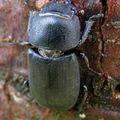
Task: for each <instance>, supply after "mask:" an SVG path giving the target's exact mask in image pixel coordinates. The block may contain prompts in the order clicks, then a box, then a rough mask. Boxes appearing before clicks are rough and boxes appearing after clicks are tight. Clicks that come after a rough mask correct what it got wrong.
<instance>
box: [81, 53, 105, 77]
mask: <svg viewBox="0 0 120 120" xmlns="http://www.w3.org/2000/svg"><path fill="white" fill-rule="evenodd" d="M80 55H81V56H82V58H83V59H84V61H85V63H86V66H87V68H88V70H90V71H91V72H93V73H95V74H96V75H99V76H102V75H103V74H102V73H99V72H96V71H95V70H93V69H92V68H91V67H90V64H89V60H88V58H87V56H86V55H85V53H80Z"/></svg>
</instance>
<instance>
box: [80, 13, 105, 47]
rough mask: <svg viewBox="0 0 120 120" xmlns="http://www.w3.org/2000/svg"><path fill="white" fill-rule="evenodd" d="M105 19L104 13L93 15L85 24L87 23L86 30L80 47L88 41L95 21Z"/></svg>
mask: <svg viewBox="0 0 120 120" xmlns="http://www.w3.org/2000/svg"><path fill="white" fill-rule="evenodd" d="M103 17H104V14H102V13H101V14H97V15H93V16H91V17H90V18H89V19H88V20H87V21H86V22H85V23H86V25H85V29H84V32H83V35H82V39H81V40H80V42H79V45H78V46H80V45H81V44H83V43H84V42H85V41H86V39H87V37H88V35H89V33H90V31H91V28H92V26H93V24H94V23H95V21H97V20H98V19H100V18H103Z"/></svg>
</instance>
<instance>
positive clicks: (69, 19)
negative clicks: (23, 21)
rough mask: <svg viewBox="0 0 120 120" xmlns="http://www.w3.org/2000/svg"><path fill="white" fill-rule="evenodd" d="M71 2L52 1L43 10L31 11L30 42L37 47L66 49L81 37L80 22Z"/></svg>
mask: <svg viewBox="0 0 120 120" xmlns="http://www.w3.org/2000/svg"><path fill="white" fill-rule="evenodd" d="M75 12H76V9H75V7H74V6H73V5H71V4H64V3H57V2H55V3H54V2H50V3H48V4H47V5H45V6H43V7H42V8H41V11H38V12H35V11H33V12H30V18H29V25H28V36H29V42H30V43H31V44H32V45H33V46H36V47H41V48H46V49H55V50H62V51H66V50H69V49H72V48H74V47H76V46H77V45H78V44H79V39H80V22H79V19H78V17H77V16H76V15H75Z"/></svg>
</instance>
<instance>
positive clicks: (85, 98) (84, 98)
mask: <svg viewBox="0 0 120 120" xmlns="http://www.w3.org/2000/svg"><path fill="white" fill-rule="evenodd" d="M83 88H84V97H83V99H82V102H81V104H80V106H78V107H79V110H78V112H79V117H81V116H82V115H83V114H84V113H83V111H82V108H83V106H84V104H85V102H86V100H87V97H88V88H87V86H86V85H83Z"/></svg>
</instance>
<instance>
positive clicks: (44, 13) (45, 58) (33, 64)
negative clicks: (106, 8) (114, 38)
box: [28, 1, 104, 110]
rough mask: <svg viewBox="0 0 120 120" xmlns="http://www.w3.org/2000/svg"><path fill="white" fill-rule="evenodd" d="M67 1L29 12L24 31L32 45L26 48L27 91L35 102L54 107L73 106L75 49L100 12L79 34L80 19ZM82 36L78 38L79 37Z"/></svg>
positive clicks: (76, 87)
mask: <svg viewBox="0 0 120 120" xmlns="http://www.w3.org/2000/svg"><path fill="white" fill-rule="evenodd" d="M76 13H77V10H76V8H75V7H74V6H73V5H72V4H71V2H70V1H65V3H61V2H57V1H53V2H49V3H47V4H46V5H44V6H42V8H41V10H40V11H32V12H30V18H29V25H28V35H29V42H30V44H31V45H32V46H33V47H34V48H30V49H29V50H28V60H29V61H28V68H29V86H30V93H31V95H32V97H33V98H35V100H36V101H37V103H38V104H40V105H43V106H46V107H49V108H54V109H58V110H67V109H70V108H71V107H73V106H74V105H75V103H76V101H77V99H78V96H79V93H80V68H79V64H78V60H77V56H76V55H75V53H71V52H67V53H66V51H70V50H71V49H74V48H75V47H79V46H80V45H81V44H83V43H84V42H85V40H86V38H87V37H88V34H89V32H90V30H91V27H92V25H93V23H94V22H95V21H96V20H97V19H99V18H101V17H103V16H104V15H103V14H97V15H93V16H92V17H90V18H89V20H88V21H86V27H85V31H84V33H83V35H82V37H80V20H79V18H78V17H77V15H76ZM80 38H82V39H80Z"/></svg>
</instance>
